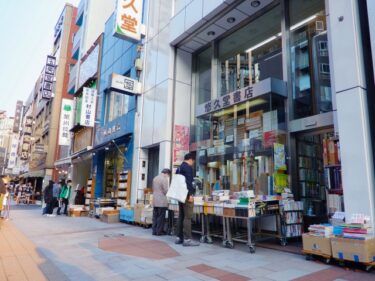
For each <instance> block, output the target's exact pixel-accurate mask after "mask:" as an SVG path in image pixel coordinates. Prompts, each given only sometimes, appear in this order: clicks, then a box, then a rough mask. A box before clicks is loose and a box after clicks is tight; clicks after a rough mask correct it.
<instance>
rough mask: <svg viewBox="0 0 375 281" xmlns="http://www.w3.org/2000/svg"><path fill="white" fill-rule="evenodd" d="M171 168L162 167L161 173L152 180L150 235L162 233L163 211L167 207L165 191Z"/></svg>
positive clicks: (164, 211) (166, 190)
mask: <svg viewBox="0 0 375 281" xmlns="http://www.w3.org/2000/svg"><path fill="white" fill-rule="evenodd" d="M170 175H171V170H169V169H163V171H161V174H160V175H158V176H156V177H155V178H154V179H153V181H152V193H153V203H152V204H153V207H154V209H153V216H152V235H158V236H159V235H163V234H164V233H163V229H164V222H165V213H166V211H167V209H168V199H167V196H166V194H167V192H168V186H169V177H170Z"/></svg>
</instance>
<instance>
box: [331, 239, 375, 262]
mask: <svg viewBox="0 0 375 281" xmlns="http://www.w3.org/2000/svg"><path fill="white" fill-rule="evenodd" d="M331 245H332V255H333V257H334V258H337V259H340V260H348V261H354V262H363V263H369V262H373V261H375V239H374V238H371V239H365V240H360V239H350V238H339V237H336V238H332V239H331Z"/></svg>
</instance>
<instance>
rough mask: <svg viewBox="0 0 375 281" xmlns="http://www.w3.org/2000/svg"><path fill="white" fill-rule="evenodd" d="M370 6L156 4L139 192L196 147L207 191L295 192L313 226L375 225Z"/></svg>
mask: <svg viewBox="0 0 375 281" xmlns="http://www.w3.org/2000/svg"><path fill="white" fill-rule="evenodd" d="M339 2H340V3H339ZM368 2H369V1H368ZM362 4H363V3H362ZM362 4H358V3H357V1H354V0H344V1H331V0H327V1H324V0H311V1H298V0H288V1H287V0H281V1H272V0H259V1H258V0H245V1H235V0H219V1H203V0H193V1H183V0H181V1H179V0H176V1H150V3H149V6H148V8H147V9H148V16H147V17H146V18H145V23H146V25H147V32H146V34H147V37H146V40H145V44H144V53H143V58H144V61H145V66H144V71H143V78H142V83H143V95H142V97H141V98H140V99H138V109H139V112H140V116H141V120H140V121H139V122H138V121H137V122H136V130H135V134H134V139H135V144H134V146H135V149H136V150H135V153H134V164H133V167H135V168H134V169H133V186H136V187H137V188H140V189H143V188H146V187H149V186H150V184H151V180H152V177H153V176H154V175H155V174H157V173H158V172H159V171H160V170H161V169H162V168H164V167H168V166H170V167H176V166H178V165H179V163H180V162H181V161H182V156H183V155H184V153H186V152H188V151H190V152H192V153H195V155H196V160H197V161H196V167H195V168H196V175H197V176H198V177H200V178H201V179H202V181H203V186H204V193H210V191H211V190H213V189H231V190H232V191H237V190H243V189H252V190H254V191H255V192H256V193H258V194H268V193H272V192H275V191H277V192H280V191H282V190H283V187H286V186H289V187H290V188H291V189H292V191H293V193H294V196H295V198H296V199H297V200H301V201H303V202H304V208H305V210H304V220H305V223H306V225H309V224H311V223H314V222H324V221H327V219H328V217H330V216H331V215H332V213H333V212H335V211H343V210H344V208H345V211H346V216H347V217H348V218H350V216H351V215H352V214H355V213H362V214H366V215H368V216H370V217H371V218H372V220H375V204H374V198H375V197H374V193H375V191H374V184H373V181H374V165H373V149H372V144H371V138H370V134H371V132H372V130H370V129H371V128H372V125H371V123H370V122H369V120H370V119H369V114H371V112H372V111H371V107H369V106H368V100H369V101H371V98H370V97H369V96H368V95H366V89H368V88H369V87H370V86H371V85H372V84H373V80H372V82H371V83H368V82H367V83H366V81H368V77H367V75H368V71H365V69H368V68H369V67H368V64H366V65H365V64H364V63H363V62H364V60H366V61H370V60H371V52H369V51H368V48H367V47H366V46H368V45H366V42H365V41H363V40H365V39H366V34H368V32H367V33H366V30H364V27H365V26H366V24H364V23H363V21H364V20H366V17H367V11H366V9H365V7H364V6H363V5H362ZM342 30H346V31H345V32H344V33H343V32H342ZM363 42H365V43H363ZM367 43H368V42H367ZM358 50H361V51H358ZM362 50H363V51H362ZM348 54H350V55H348ZM369 54H370V55H369ZM369 58H370V60H368V59H369ZM371 71H373V70H371ZM366 79H367V80H366ZM372 79H373V77H372ZM370 80H371V79H370ZM369 89H370V88H369ZM367 96H368V97H367ZM369 108H370V109H369ZM138 194H141V192H139V193H138Z"/></svg>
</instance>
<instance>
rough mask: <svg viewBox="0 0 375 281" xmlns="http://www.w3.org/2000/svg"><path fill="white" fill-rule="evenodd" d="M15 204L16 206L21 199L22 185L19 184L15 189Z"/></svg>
mask: <svg viewBox="0 0 375 281" xmlns="http://www.w3.org/2000/svg"><path fill="white" fill-rule="evenodd" d="M16 190H17V191H16V192H17V196H16V204H17V205H18V204H19V203H20V201H21V199H22V184H19V185H18V187H17V189H16Z"/></svg>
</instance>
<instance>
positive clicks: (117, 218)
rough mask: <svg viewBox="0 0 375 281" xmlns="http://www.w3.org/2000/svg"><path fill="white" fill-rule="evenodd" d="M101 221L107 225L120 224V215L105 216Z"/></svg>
mask: <svg viewBox="0 0 375 281" xmlns="http://www.w3.org/2000/svg"><path fill="white" fill-rule="evenodd" d="M100 220H101V221H102V222H105V223H116V222H120V215H119V214H108V215H107V214H103V215H102V216H101V217H100Z"/></svg>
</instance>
